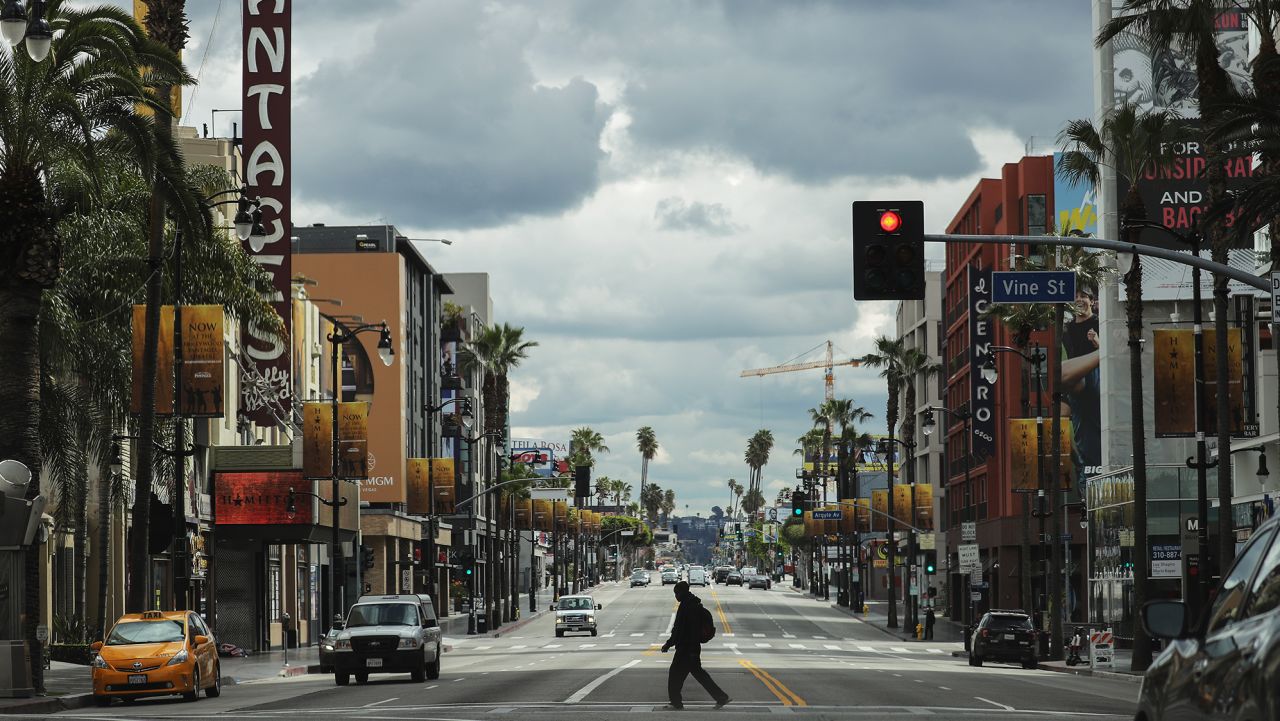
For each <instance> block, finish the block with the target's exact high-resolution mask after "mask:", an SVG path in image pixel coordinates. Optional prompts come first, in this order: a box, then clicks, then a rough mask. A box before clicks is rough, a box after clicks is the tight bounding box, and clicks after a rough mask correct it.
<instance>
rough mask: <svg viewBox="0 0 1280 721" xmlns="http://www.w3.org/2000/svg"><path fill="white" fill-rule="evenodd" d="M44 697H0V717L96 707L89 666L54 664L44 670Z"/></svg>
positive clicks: (56, 662) (57, 662) (54, 662)
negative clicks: (94, 705)
mask: <svg viewBox="0 0 1280 721" xmlns="http://www.w3.org/2000/svg"><path fill="white" fill-rule="evenodd" d="M44 688H45V695H44V696H33V697H31V698H0V715H6V714H28V713H31V714H37V713H38V714H44V713H57V712H58V711H67V710H72V709H80V708H85V707H87V706H91V705H93V696H92V694H91V693H90V692H91V691H92V689H93V683H92V681H91V680H90V678H89V667H88V666H81V665H79V664H74V663H63V662H61V661H53V662H51V663H50V668H47V669H45V671H44Z"/></svg>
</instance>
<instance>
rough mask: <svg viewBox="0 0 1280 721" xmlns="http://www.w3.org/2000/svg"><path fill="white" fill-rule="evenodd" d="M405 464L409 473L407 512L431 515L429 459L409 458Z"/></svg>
mask: <svg viewBox="0 0 1280 721" xmlns="http://www.w3.org/2000/svg"><path fill="white" fill-rule="evenodd" d="M405 466H406V467H407V469H408V474H409V488H408V489H407V490H408V492H409V497H408V508H409V513H412V514H414V515H418V516H429V515H431V459H430V458H409V459H407V461H406V463H405Z"/></svg>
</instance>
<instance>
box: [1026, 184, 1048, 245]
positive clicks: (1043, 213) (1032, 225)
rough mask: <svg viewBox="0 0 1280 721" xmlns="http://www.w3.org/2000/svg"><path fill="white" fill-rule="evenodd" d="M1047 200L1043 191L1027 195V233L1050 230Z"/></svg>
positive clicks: (1035, 233)
mask: <svg viewBox="0 0 1280 721" xmlns="http://www.w3.org/2000/svg"><path fill="white" fill-rule="evenodd" d="M1046 206H1047V202H1046V200H1045V196H1044V194H1043V193H1041V194H1038V195H1028V196H1027V235H1044V234H1045V233H1047V232H1049V222H1048V210H1047V207H1046Z"/></svg>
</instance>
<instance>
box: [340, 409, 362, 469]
mask: <svg viewBox="0 0 1280 721" xmlns="http://www.w3.org/2000/svg"><path fill="white" fill-rule="evenodd" d="M338 477H339V478H345V479H347V480H364V479H366V478H368V477H369V402H368V401H349V402H347V403H339V404H338Z"/></svg>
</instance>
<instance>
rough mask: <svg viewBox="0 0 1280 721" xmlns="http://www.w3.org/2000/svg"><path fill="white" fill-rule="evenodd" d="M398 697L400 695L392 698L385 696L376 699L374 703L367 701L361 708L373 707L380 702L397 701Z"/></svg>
mask: <svg viewBox="0 0 1280 721" xmlns="http://www.w3.org/2000/svg"><path fill="white" fill-rule="evenodd" d="M398 698H400V697H399V696H392V697H391V698H384V699H382V700H381V701H374V702H373V703H367V704H365V705H364V706H361V707H360V708H371V707H373V706H377V705H378V704H384V703H391V702H392V701H395V700H396V699H398Z"/></svg>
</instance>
